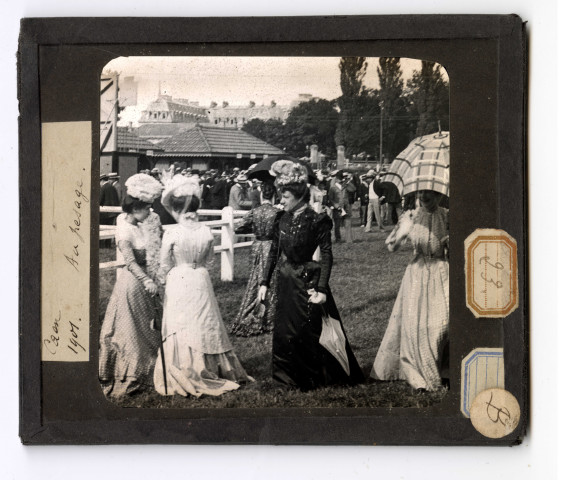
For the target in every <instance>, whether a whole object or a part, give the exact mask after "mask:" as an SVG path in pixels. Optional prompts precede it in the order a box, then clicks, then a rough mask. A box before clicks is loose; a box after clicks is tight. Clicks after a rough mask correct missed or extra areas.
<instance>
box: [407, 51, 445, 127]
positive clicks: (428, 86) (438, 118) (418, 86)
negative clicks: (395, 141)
mask: <svg viewBox="0 0 562 480" xmlns="http://www.w3.org/2000/svg"><path fill="white" fill-rule="evenodd" d="M407 85H408V89H409V100H410V112H411V114H412V115H413V116H414V117H415V118H416V120H417V122H416V130H415V136H416V137H418V136H421V135H427V134H429V133H432V132H436V131H437V130H438V129H439V125H441V129H442V130H449V83H448V82H447V81H446V80H444V79H443V76H442V75H441V67H440V66H439V65H438V64H436V63H434V62H427V61H422V67H421V70H419V71H417V70H416V71H414V74H413V75H412V78H411V79H410V80H408V84H407Z"/></svg>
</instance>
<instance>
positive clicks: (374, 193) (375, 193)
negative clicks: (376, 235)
mask: <svg viewBox="0 0 562 480" xmlns="http://www.w3.org/2000/svg"><path fill="white" fill-rule="evenodd" d="M370 172H372V173H373V174H374V173H375V172H373V171H372V170H369V172H367V174H369V173H370ZM373 176H374V175H373ZM383 199H384V188H383V187H382V185H381V183H380V181H379V179H378V178H377V177H376V176H375V179H374V180H373V181H372V182H371V184H370V185H369V205H368V207H367V224H366V225H365V232H370V231H371V223H372V221H373V214H374V215H375V218H376V220H377V225H378V227H379V230H381V231H383V232H384V231H385V229H384V227H383V226H382V218H381V205H380V202H381V200H383Z"/></svg>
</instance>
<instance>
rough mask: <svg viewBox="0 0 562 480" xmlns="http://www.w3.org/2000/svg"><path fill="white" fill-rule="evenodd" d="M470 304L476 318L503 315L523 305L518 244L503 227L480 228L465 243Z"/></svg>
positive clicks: (468, 305) (467, 295) (468, 301)
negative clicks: (519, 284)
mask: <svg viewBox="0 0 562 480" xmlns="http://www.w3.org/2000/svg"><path fill="white" fill-rule="evenodd" d="M464 255H465V275H466V305H467V307H468V308H469V309H470V310H471V311H472V313H473V314H474V315H475V316H476V317H490V318H500V317H505V316H507V315H509V314H510V313H511V312H513V311H514V310H515V309H516V308H517V307H518V306H519V295H518V288H517V243H516V241H515V239H513V238H512V237H511V236H510V235H508V234H507V233H506V232H504V231H503V230H495V229H477V230H475V231H474V232H473V233H472V234H471V235H470V236H469V237H468V238H467V239H466V240H465V242H464Z"/></svg>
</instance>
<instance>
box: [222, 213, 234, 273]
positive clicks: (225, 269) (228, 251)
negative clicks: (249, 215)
mask: <svg viewBox="0 0 562 480" xmlns="http://www.w3.org/2000/svg"><path fill="white" fill-rule="evenodd" d="M221 219H222V221H224V222H227V223H226V225H223V226H222V227H221V248H222V251H221V280H222V281H223V282H232V280H233V279H234V210H233V209H232V207H224V208H223V209H222V218H221Z"/></svg>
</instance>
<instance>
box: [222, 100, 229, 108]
mask: <svg viewBox="0 0 562 480" xmlns="http://www.w3.org/2000/svg"><path fill="white" fill-rule="evenodd" d="M226 107H228V102H227V101H226V100H223V102H222V108H226Z"/></svg>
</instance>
